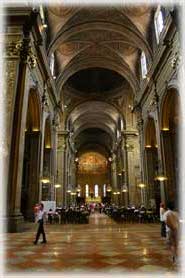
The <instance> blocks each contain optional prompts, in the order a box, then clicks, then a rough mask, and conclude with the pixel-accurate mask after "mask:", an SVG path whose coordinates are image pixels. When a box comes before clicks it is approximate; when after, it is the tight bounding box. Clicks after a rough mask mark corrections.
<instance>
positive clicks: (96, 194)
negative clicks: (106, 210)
mask: <svg viewBox="0 0 185 278" xmlns="http://www.w3.org/2000/svg"><path fill="white" fill-rule="evenodd" d="M94 196H95V198H97V197H98V185H97V184H95V186H94Z"/></svg>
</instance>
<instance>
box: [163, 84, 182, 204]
mask: <svg viewBox="0 0 185 278" xmlns="http://www.w3.org/2000/svg"><path fill="white" fill-rule="evenodd" d="M161 120H162V121H161V129H162V130H161V132H162V142H163V150H164V164H165V170H166V174H167V177H168V180H167V181H166V187H167V190H166V191H167V194H168V196H167V199H168V200H170V201H172V202H174V204H175V205H176V206H178V184H179V151H178V146H179V144H178V141H179V126H180V97H179V95H178V92H177V91H176V90H175V89H170V90H169V91H168V92H167V94H166V96H165V98H164V101H163V106H162V118H161Z"/></svg>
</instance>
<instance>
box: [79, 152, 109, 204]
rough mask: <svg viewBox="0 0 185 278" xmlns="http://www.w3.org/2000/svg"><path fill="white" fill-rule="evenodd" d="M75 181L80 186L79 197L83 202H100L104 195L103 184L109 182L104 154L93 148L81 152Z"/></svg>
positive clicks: (104, 188) (107, 165) (107, 164)
mask: <svg viewBox="0 0 185 278" xmlns="http://www.w3.org/2000/svg"><path fill="white" fill-rule="evenodd" d="M77 182H78V184H79V185H80V186H81V197H82V198H83V199H84V201H85V203H91V202H96V203H100V202H102V201H103V198H105V197H106V192H105V190H106V186H105V185H108V184H110V174H109V163H108V160H107V158H106V156H105V155H104V154H102V153H100V152H97V151H95V150H89V151H85V152H84V153H82V154H81V155H80V156H79V160H78V167H77Z"/></svg>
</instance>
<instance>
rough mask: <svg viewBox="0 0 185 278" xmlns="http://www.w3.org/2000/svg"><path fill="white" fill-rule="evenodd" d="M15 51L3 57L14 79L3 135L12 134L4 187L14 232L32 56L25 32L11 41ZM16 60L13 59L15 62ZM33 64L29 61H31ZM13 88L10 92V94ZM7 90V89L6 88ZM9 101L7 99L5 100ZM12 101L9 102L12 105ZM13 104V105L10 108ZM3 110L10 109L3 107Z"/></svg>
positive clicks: (17, 223)
mask: <svg viewBox="0 0 185 278" xmlns="http://www.w3.org/2000/svg"><path fill="white" fill-rule="evenodd" d="M12 44H14V47H15V49H14V50H13V51H15V53H14V55H13V56H14V57H11V58H10V59H9V58H7V62H9V61H10V60H11V59H12V58H13V60H14V62H13V63H14V66H15V71H14V73H15V75H14V78H15V80H16V82H15V83H14V86H15V87H14V91H13V92H14V93H15V95H14V96H13V98H12V97H11V111H14V114H12V115H11V116H10V118H11V119H12V123H11V127H10V130H9V132H10V133H9V134H7V136H8V137H9V136H10V137H9V138H12V140H11V139H10V140H11V141H9V142H10V144H11V149H10V156H9V162H8V164H9V165H8V166H9V178H8V190H7V198H8V199H7V204H8V206H7V213H8V226H7V228H8V231H10V232H14V231H18V230H20V229H21V223H22V221H23V216H22V214H21V212H20V204H21V185H22V170H23V157H24V138H25V126H26V114H27V105H28V93H29V74H30V71H29V62H30V60H32V57H31V56H30V53H31V51H30V49H31V46H30V38H29V36H28V35H27V36H25V37H24V38H23V39H22V40H21V41H19V42H17V43H16V42H12ZM15 61H16V62H15ZM31 66H33V64H31ZM13 92H10V93H11V94H12V93H13ZM7 93H8V90H7ZM9 105H10V103H9ZM12 105H13V106H12ZM13 107H14V108H15V109H13ZM7 113H11V112H10V111H8V110H7Z"/></svg>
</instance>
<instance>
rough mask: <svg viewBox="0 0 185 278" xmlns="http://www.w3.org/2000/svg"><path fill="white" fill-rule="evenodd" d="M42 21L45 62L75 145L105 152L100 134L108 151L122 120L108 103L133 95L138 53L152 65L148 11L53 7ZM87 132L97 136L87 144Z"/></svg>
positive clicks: (150, 12)
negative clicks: (46, 36) (46, 34)
mask: <svg viewBox="0 0 185 278" xmlns="http://www.w3.org/2000/svg"><path fill="white" fill-rule="evenodd" d="M47 18H48V22H49V31H50V43H49V47H48V56H49V57H50V56H51V54H52V53H54V55H55V58H56V62H57V70H56V86H57V92H58V94H59V96H60V97H61V99H62V103H63V104H64V105H65V108H66V109H65V111H64V112H65V115H66V118H67V119H66V120H67V122H68V123H69V122H70V123H71V126H73V130H74V133H75V138H76V140H77V141H79V139H78V137H79V136H81V135H82V134H83V136H84V138H86V139H83V145H84V144H89V142H91V143H92V142H94V145H96V144H99V145H104V146H107V142H106V136H104V133H106V134H107V138H110V143H109V145H110V146H112V145H113V141H114V139H115V136H114V135H115V133H116V129H117V124H118V119H119V118H120V117H121V118H123V117H124V115H123V114H121V113H120V111H121V110H122V107H118V106H119V105H117V104H116V103H115V101H114V100H115V98H119V99H123V98H124V97H126V96H127V95H128V94H130V95H132V96H133V98H134V96H136V95H137V93H138V91H139V86H140V85H139V84H140V77H139V57H140V54H141V51H144V52H145V54H146V57H147V60H148V61H152V49H151V47H150V45H151V34H150V25H151V20H153V7H152V6H149V5H139V6H128V5H127V6H115V7H88V6H86V7H82V6H81V7H77V6H65V7H64V6H62V5H61V4H60V1H59V3H58V4H57V3H56V4H55V5H50V6H49V7H48V8H47ZM120 103H122V102H121V101H120ZM123 120H124V119H123ZM90 129H91V131H92V130H93V132H95V133H96V135H97V136H95V137H96V138H94V139H93V140H91V139H90V137H91V138H92V136H90V135H89V136H90V137H89V136H87V134H91V133H92V132H91V131H90ZM87 131H89V133H88V132H87ZM79 138H81V137H79ZM103 138H104V139H103ZM103 142H104V143H103ZM91 145H92V144H91ZM80 146H81V144H76V147H77V148H78V149H79V148H80Z"/></svg>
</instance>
